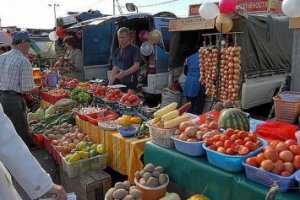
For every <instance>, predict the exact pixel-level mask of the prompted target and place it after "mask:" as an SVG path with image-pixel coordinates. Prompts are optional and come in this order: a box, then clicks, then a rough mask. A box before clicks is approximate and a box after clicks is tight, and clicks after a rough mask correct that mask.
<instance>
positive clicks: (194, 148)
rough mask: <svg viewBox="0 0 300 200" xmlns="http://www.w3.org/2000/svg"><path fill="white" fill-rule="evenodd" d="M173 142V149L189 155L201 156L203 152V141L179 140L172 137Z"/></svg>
mask: <svg viewBox="0 0 300 200" xmlns="http://www.w3.org/2000/svg"><path fill="white" fill-rule="evenodd" d="M172 139H173V140H174V143H175V149H176V150H177V151H179V152H181V153H183V154H186V155H189V156H202V155H204V154H205V150H204V149H203V147H202V145H203V142H202V141H200V142H187V141H182V140H179V139H177V138H175V137H173V138H172Z"/></svg>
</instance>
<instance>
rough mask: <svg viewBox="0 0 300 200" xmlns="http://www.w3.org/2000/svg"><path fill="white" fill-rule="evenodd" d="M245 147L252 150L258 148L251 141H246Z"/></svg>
mask: <svg viewBox="0 0 300 200" xmlns="http://www.w3.org/2000/svg"><path fill="white" fill-rule="evenodd" d="M245 147H248V149H250V151H254V150H255V149H256V145H255V144H254V143H253V142H251V141H248V142H246V143H245Z"/></svg>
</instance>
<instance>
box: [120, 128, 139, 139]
mask: <svg viewBox="0 0 300 200" xmlns="http://www.w3.org/2000/svg"><path fill="white" fill-rule="evenodd" d="M138 130H139V128H138V127H136V126H129V127H120V128H119V132H120V134H121V135H122V136H123V137H132V136H134V135H135V134H137V132H138Z"/></svg>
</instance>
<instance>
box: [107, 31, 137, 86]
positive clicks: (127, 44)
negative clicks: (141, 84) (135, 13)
mask: <svg viewBox="0 0 300 200" xmlns="http://www.w3.org/2000/svg"><path fill="white" fill-rule="evenodd" d="M118 41H119V48H118V49H116V51H115V52H114V54H113V61H112V65H113V69H112V73H111V76H110V79H109V80H110V81H109V83H110V84H114V83H122V84H124V85H126V86H127V87H128V88H130V89H135V88H136V86H137V73H138V71H139V69H140V54H139V49H138V48H137V47H135V46H133V45H132V44H131V40H130V30H129V29H128V28H126V27H122V28H120V29H119V30H118Z"/></svg>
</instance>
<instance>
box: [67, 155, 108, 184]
mask: <svg viewBox="0 0 300 200" xmlns="http://www.w3.org/2000/svg"><path fill="white" fill-rule="evenodd" d="M106 160H107V154H102V155H97V156H95V157H93V158H88V159H84V160H79V161H77V162H74V163H72V164H71V163H68V162H67V161H66V160H65V158H62V166H63V171H64V172H66V174H67V175H68V176H69V177H70V178H73V177H76V176H78V175H81V174H83V173H85V172H87V171H94V170H100V169H105V168H106Z"/></svg>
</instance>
